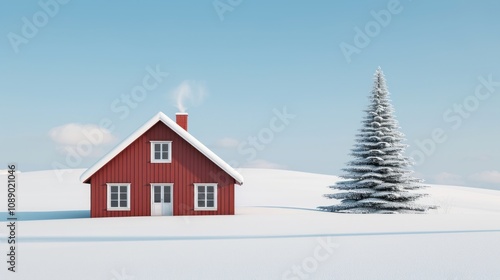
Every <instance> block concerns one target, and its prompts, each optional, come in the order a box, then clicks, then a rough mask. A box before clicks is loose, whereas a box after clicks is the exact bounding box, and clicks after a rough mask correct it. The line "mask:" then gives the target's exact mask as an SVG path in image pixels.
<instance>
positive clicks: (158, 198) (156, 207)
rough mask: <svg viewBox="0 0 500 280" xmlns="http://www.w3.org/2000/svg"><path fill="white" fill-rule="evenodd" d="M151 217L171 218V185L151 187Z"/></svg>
mask: <svg viewBox="0 0 500 280" xmlns="http://www.w3.org/2000/svg"><path fill="white" fill-rule="evenodd" d="M151 200H152V203H151V216H172V214H173V207H172V185H171V184H170V185H165V184H157V185H151Z"/></svg>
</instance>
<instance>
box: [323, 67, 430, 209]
mask: <svg viewBox="0 0 500 280" xmlns="http://www.w3.org/2000/svg"><path fill="white" fill-rule="evenodd" d="M365 112H366V117H365V118H364V120H363V122H362V128H361V129H360V130H359V134H357V135H356V142H357V143H356V144H355V145H354V148H353V149H352V153H351V155H352V156H353V157H354V159H353V160H352V161H351V162H349V163H348V167H347V168H345V169H343V170H344V171H345V172H346V174H345V175H343V176H342V178H343V179H345V180H343V181H339V182H337V183H336V184H335V185H333V186H330V188H332V189H337V190H341V191H343V192H338V193H333V194H325V196H326V197H328V198H335V199H340V200H341V203H340V204H337V205H332V206H320V207H318V208H319V209H321V210H324V211H331V212H343V213H413V212H425V211H426V210H428V209H434V208H436V207H435V206H429V205H419V204H415V203H414V201H415V200H417V199H418V198H420V197H422V196H424V195H426V194H422V193H416V192H412V190H415V189H419V188H422V187H425V186H424V185H422V184H421V182H422V180H420V179H416V178H414V177H413V176H412V173H413V172H412V171H411V170H410V168H411V161H410V160H409V159H408V158H407V157H405V156H404V155H403V154H404V151H405V149H406V147H407V145H406V144H403V141H404V140H405V139H404V138H403V137H404V135H403V134H402V133H401V132H400V131H399V125H398V122H397V120H396V119H395V117H394V115H393V112H394V109H393V107H392V105H391V103H390V99H389V92H388V90H387V87H386V84H385V77H384V74H383V73H382V70H381V69H380V67H379V68H378V69H377V71H376V72H375V82H374V86H373V90H372V93H371V96H370V105H369V106H368V109H367V110H365Z"/></svg>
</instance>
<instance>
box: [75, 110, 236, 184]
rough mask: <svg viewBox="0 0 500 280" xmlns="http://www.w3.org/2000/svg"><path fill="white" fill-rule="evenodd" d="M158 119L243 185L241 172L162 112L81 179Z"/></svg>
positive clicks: (86, 176) (110, 158)
mask: <svg viewBox="0 0 500 280" xmlns="http://www.w3.org/2000/svg"><path fill="white" fill-rule="evenodd" d="M158 121H162V122H163V123H164V124H165V125H166V126H168V127H169V128H170V129H172V130H173V131H174V132H175V133H177V134H178V135H179V136H180V137H182V138H183V139H184V140H186V141H187V142H188V143H189V144H191V145H192V146H193V147H195V148H196V149H197V150H198V151H200V152H201V153H202V154H203V155H205V156H206V157H207V158H208V159H210V160H211V161H212V162H213V163H215V164H216V165H217V166H219V167H220V168H221V169H222V170H224V171H225V172H227V174H229V175H230V176H231V177H233V179H234V180H236V182H237V183H238V184H239V185H243V176H241V174H239V173H238V172H237V171H236V170H235V169H234V168H232V167H231V166H230V165H229V164H227V163H226V162H225V161H224V160H222V159H221V158H220V157H219V156H217V155H216V154H215V153H214V152H212V151H211V150H210V149H209V148H207V147H206V146H205V145H203V144H202V143H201V142H200V141H198V139H196V138H194V136H192V135H191V134H190V133H189V132H187V131H186V130H184V128H182V127H180V126H179V125H178V124H177V123H176V122H175V121H173V120H171V119H170V118H169V117H168V116H167V115H165V114H164V113H162V112H159V113H158V114H156V115H155V116H154V117H153V118H151V119H150V120H149V121H147V122H146V123H145V124H144V125H142V126H141V127H140V128H139V129H137V130H136V131H135V132H134V133H132V134H131V135H130V136H128V137H127V138H126V139H125V140H123V141H122V142H121V143H120V144H118V145H117V146H116V147H115V148H114V149H113V150H111V151H110V152H109V153H107V154H106V155H105V156H104V157H102V158H101V159H100V160H99V161H97V162H96V163H95V164H94V165H92V166H91V167H89V168H88V169H87V170H86V171H85V172H83V174H82V175H81V176H80V181H82V182H85V181H86V180H88V179H89V178H90V177H91V176H92V175H94V173H96V172H97V171H98V170H99V169H101V168H102V167H103V166H104V165H106V163H108V162H109V161H110V160H112V159H113V158H114V157H115V156H117V155H118V154H119V153H120V152H121V151H123V150H124V149H125V148H127V147H128V146H129V145H130V144H132V143H133V142H134V141H135V140H136V139H137V138H139V137H140V136H141V135H143V134H144V133H145V132H146V131H148V130H149V129H150V128H151V127H153V125H155V124H156V123H157V122H158Z"/></svg>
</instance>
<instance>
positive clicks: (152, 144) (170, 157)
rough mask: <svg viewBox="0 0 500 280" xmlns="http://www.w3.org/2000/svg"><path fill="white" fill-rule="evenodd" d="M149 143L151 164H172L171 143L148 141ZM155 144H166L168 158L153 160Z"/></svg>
mask: <svg viewBox="0 0 500 280" xmlns="http://www.w3.org/2000/svg"><path fill="white" fill-rule="evenodd" d="M150 142H151V162H152V163H171V162H172V141H150ZM155 144H168V158H167V159H155ZM162 146H163V145H162ZM160 154H161V153H160Z"/></svg>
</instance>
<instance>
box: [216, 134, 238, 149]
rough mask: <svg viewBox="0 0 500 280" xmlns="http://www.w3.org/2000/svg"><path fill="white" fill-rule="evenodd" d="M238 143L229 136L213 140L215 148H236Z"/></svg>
mask: <svg viewBox="0 0 500 280" xmlns="http://www.w3.org/2000/svg"><path fill="white" fill-rule="evenodd" d="M239 144H240V141H238V140H237V139H234V138H230V137H224V138H222V139H219V140H217V141H216V142H215V146H216V147H217V148H223V149H236V148H237V147H238V145H239Z"/></svg>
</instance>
